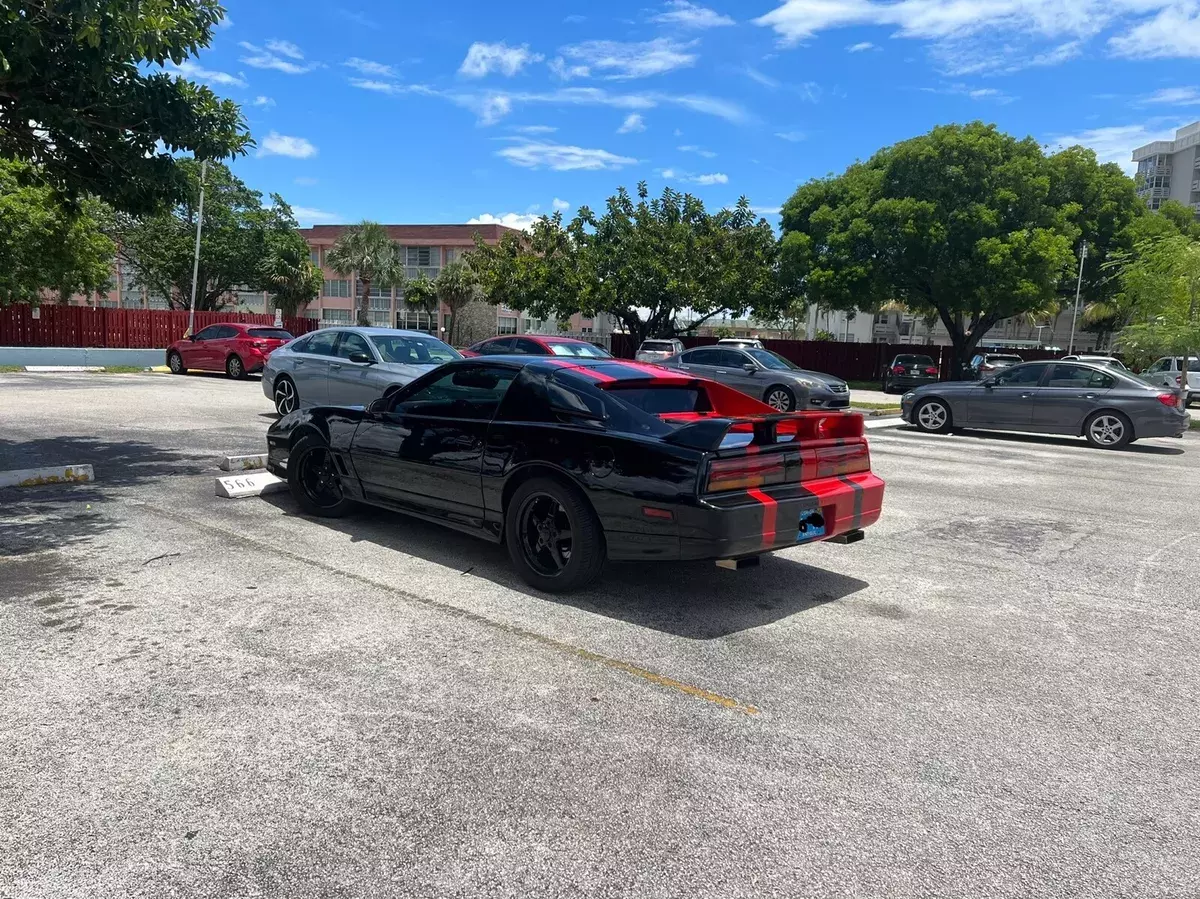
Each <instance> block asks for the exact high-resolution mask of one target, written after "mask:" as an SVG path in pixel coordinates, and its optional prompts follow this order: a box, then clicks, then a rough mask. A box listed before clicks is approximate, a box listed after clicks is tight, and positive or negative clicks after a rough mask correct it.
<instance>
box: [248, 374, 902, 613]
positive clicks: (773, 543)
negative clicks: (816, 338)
mask: <svg viewBox="0 0 1200 899" xmlns="http://www.w3.org/2000/svg"><path fill="white" fill-rule="evenodd" d="M267 442H268V446H269V457H268V464H267V467H268V468H269V469H270V470H271V471H272V472H274V473H275V474H277V475H279V476H280V477H286V478H287V480H288V483H289V484H290V485H291V490H292V493H293V495H294V496H295V498H296V501H297V502H298V503H299V504H300V506H301V507H302V508H303V509H304V510H305V511H306V512H308V513H310V514H314V515H324V516H339V515H342V514H344V513H346V512H347V511H349V510H350V508H351V507H352V506H353V504H354V503H356V502H365V503H370V504H372V505H376V506H382V507H384V508H388V509H393V510H395V511H398V512H403V513H406V514H409V515H415V516H417V517H420V518H423V519H427V520H429V521H434V522H437V523H439V524H443V525H447V526H449V527H452V528H456V529H458V530H462V531H466V532H468V533H472V534H477V535H479V536H481V537H484V538H486V539H488V540H492V541H495V542H500V541H505V542H506V543H507V546H508V551H509V555H510V556H511V557H512V560H513V563H514V564H515V565H516V567H517V569H518V570H519V572H520V574H521V576H522V577H523V578H524V579H525V580H526V581H528V582H529V583H530V584H532V585H533V586H535V587H538V588H539V589H542V590H547V591H551V592H557V591H564V590H571V589H574V588H577V587H581V586H583V585H584V584H587V583H588V582H589V581H591V580H592V579H594V578H595V577H596V576H597V575H598V574H599V572H600V569H601V567H602V566H603V564H604V560H605V559H606V558H607V559H614V560H637V559H642V560H654V559H716V560H719V561H721V562H722V563H724V564H725V565H726V566H727V567H741V565H743V564H746V563H747V562H748V561H750V560H754V559H756V558H757V556H758V555H760V554H761V553H764V552H770V551H772V550H776V549H782V548H784V547H787V546H793V545H796V544H799V543H808V542H812V541H817V540H830V539H832V540H838V541H841V542H855V541H857V540H859V539H861V538H862V529H863V528H865V527H867V526H868V525H870V524H873V523H874V522H875V521H876V520H877V519H878V518H879V513H880V508H881V504H882V502H883V482H882V481H881V480H879V478H877V477H875V476H874V475H873V474H872V473H871V461H870V455H869V452H868V450H867V443H866V440H865V438H864V437H863V421H862V416H860V415H858V414H857V413H845V412H811V411H806V412H793V413H776V411H775V410H774V409H772V408H771V407H770V406H767V405H766V404H764V403H761V402H759V401H758V400H756V399H753V398H751V397H748V396H746V395H745V394H742V393H739V392H738V391H736V390H733V389H732V388H729V387H725V386H723V385H721V384H717V383H715V382H713V381H706V380H702V379H697V378H695V377H692V376H690V375H686V374H682V373H675V372H670V371H667V370H665V369H662V368H658V367H656V366H651V365H641V364H638V363H633V362H623V361H621V360H617V359H598V360H587V359H558V358H554V357H529V356H524V357H503V356H489V357H483V358H476V359H462V360H458V361H454V362H449V363H447V364H446V365H443V366H441V367H440V368H437V369H435V370H434V371H432V372H430V373H428V374H426V375H424V376H423V377H421V378H418V379H417V380H415V381H413V382H412V383H410V384H408V385H407V386H405V387H404V388H403V389H401V390H400V391H399V392H397V393H396V394H394V395H393V396H391V397H387V398H384V399H380V400H376V401H375V402H374V403H372V404H371V405H370V406H368V407H367V408H365V409H363V408H333V407H317V408H312V409H306V410H302V411H297V412H293V413H291V414H290V415H286V416H284V417H283V418H282V419H280V420H279V421H278V422H276V423H275V424H274V425H272V426H271V429H270V431H269V432H268V434H267Z"/></svg>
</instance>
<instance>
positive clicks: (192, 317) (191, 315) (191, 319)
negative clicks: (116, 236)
mask: <svg viewBox="0 0 1200 899" xmlns="http://www.w3.org/2000/svg"><path fill="white" fill-rule="evenodd" d="M207 174H208V160H207V159H206V160H204V161H203V162H201V163H200V211H199V212H198V213H197V214H196V252H195V255H194V257H193V259H192V303H191V307H190V309H189V311H188V335H189V336H190V335H192V334H195V333H196V281H197V279H198V278H199V277H200V230H201V229H202V228H203V227H204V177H205V176H206V175H207Z"/></svg>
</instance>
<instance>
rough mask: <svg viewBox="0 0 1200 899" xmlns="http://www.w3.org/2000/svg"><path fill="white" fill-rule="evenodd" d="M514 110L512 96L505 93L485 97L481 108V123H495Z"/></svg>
mask: <svg viewBox="0 0 1200 899" xmlns="http://www.w3.org/2000/svg"><path fill="white" fill-rule="evenodd" d="M510 112H512V98H511V97H508V96H506V95H505V94H495V95H494V96H491V97H485V98H484V101H483V105H482V106H481V107H480V109H479V124H480V125H494V124H496V123H497V122H498V121H500V120H501V119H502V118H504V117H505V116H506V115H508V114H509V113H510Z"/></svg>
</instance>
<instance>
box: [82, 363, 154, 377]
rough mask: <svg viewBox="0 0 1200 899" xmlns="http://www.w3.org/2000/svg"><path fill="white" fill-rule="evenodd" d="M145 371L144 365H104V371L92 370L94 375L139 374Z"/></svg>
mask: <svg viewBox="0 0 1200 899" xmlns="http://www.w3.org/2000/svg"><path fill="white" fill-rule="evenodd" d="M145 371H146V367H145V366H144V365H106V366H104V371H96V372H92V374H95V375H140V374H143V373H144V372H145Z"/></svg>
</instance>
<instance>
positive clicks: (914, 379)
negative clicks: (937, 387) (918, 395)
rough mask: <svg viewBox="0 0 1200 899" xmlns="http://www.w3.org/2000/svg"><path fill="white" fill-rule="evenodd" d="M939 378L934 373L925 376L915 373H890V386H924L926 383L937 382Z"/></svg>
mask: <svg viewBox="0 0 1200 899" xmlns="http://www.w3.org/2000/svg"><path fill="white" fill-rule="evenodd" d="M937 382H938V379H937V378H935V377H934V376H933V375H927V376H924V377H921V376H914V375H888V386H889V387H909V388H912V387H924V386H925V385H926V384H936V383H937Z"/></svg>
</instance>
